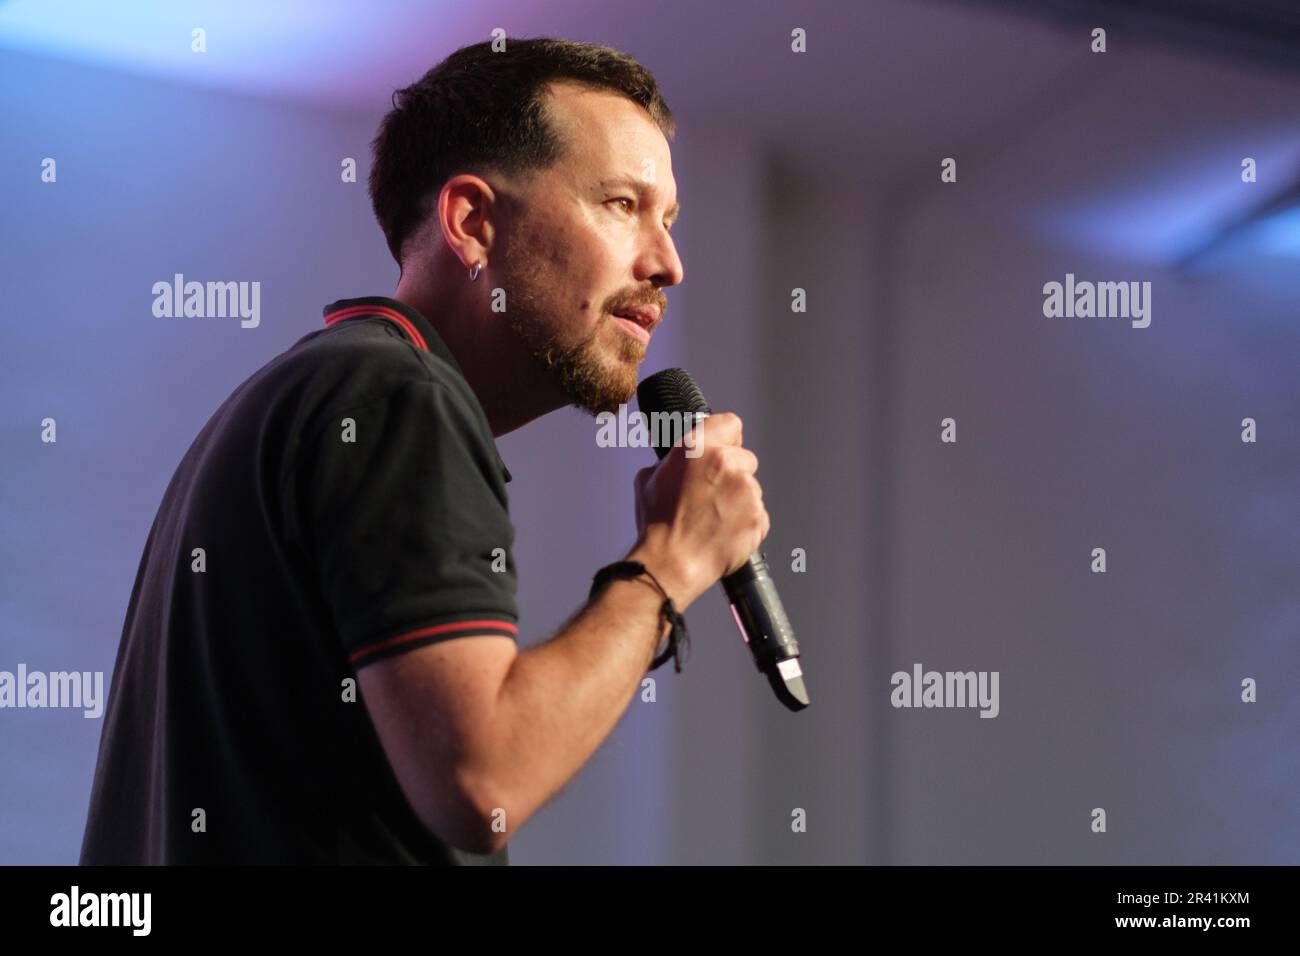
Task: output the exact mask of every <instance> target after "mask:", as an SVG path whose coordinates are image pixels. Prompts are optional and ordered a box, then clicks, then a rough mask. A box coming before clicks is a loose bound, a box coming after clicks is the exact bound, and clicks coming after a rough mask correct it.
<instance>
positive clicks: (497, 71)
mask: <svg viewBox="0 0 1300 956" xmlns="http://www.w3.org/2000/svg"><path fill="white" fill-rule="evenodd" d="M505 42H506V48H505V50H503V51H501V52H493V50H492V42H491V41H485V42H483V43H476V44H474V45H473V46H467V47H463V48H461V49H459V50H457V51H456V52H455V53H453V54H451V56H449V57H447V59H445V60H443V61H442V62H441V63H439V64H438V65H437V66H435V67H434V68H433V69H431V70H430V71H429V72H428V73H426V74H424V76H422V77H421V78H420V79H419V81H418V82H416V83H413V84H411V85H410V86H407V87H405V88H403V89H400V90H397V91H396V92H395V93H393V97H392V103H393V108H392V110H391V111H390V112H389V113H388V115H386V116H385V117H384V119H383V122H382V123H381V124H380V127H379V133H378V135H376V136H375V139H374V141H373V142H372V143H371V149H372V150H373V153H374V161H373V163H372V165H371V167H370V201H371V204H372V205H373V206H374V210H375V217H376V218H377V219H378V220H379V225H380V228H382V229H383V231H384V237H385V239H387V241H388V250H389V252H391V253H392V254H393V258H394V259H396V260H397V262H398V265H401V262H402V246H403V243H405V241H406V239H407V237H408V236H410V234H411V233H412V232H414V231H415V229H416V228H417V227H418V226H419V225H420V223H422V222H423V221H424V219H425V217H426V216H427V215H428V213H429V206H430V204H431V201H432V199H433V198H434V197H436V196H437V194H438V191H439V190H440V189H441V188H442V185H443V183H445V182H446V181H447V180H448V179H450V178H451V177H452V176H453V175H455V174H456V173H458V172H470V171H479V170H490V169H494V170H500V171H502V172H505V173H510V174H513V173H519V172H523V171H526V170H530V169H544V168H546V167H547V166H550V165H551V164H552V163H554V162H555V161H556V160H557V159H559V158H560V157H561V156H562V155H563V154H564V143H563V142H562V141H561V139H560V137H559V136H558V135H557V134H556V132H555V130H554V129H553V128H552V126H551V124H550V123H549V122H548V121H547V115H546V104H545V102H544V101H543V98H542V94H543V92H544V89H545V86H546V84H547V83H549V82H552V81H556V80H571V81H575V82H578V83H583V84H586V85H588V86H591V87H595V88H597V89H606V90H612V91H614V92H616V93H621V94H623V95H624V96H626V97H627V98H628V99H630V100H632V101H633V102H635V103H637V104H639V105H640V106H641V107H642V108H644V109H645V111H646V112H647V113H649V114H650V118H651V119H652V120H654V122H655V123H656V124H657V125H658V127H659V129H660V131H661V132H662V133H663V134H664V137H665V138H666V139H672V137H673V135H674V133H675V132H676V126H675V124H674V122H673V117H672V113H671V112H670V111H669V109H668V104H667V103H665V102H664V99H663V97H662V96H661V95H660V93H659V87H658V85H657V84H656V83H655V80H654V77H653V76H651V75H650V71H649V70H647V69H646V68H645V67H643V66H642V65H641V64H640V63H638V62H637V61H636V60H634V59H633V58H632V57H630V56H628V55H627V54H626V53H621V52H619V51H618V50H614V49H611V48H609V47H605V46H597V45H596V44H594V43H579V42H576V41H572V40H552V39H547V38H544V37H543V38H535V39H513V38H512V39H507V40H506V41H505Z"/></svg>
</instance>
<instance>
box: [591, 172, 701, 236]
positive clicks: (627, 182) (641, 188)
mask: <svg viewBox="0 0 1300 956" xmlns="http://www.w3.org/2000/svg"><path fill="white" fill-rule="evenodd" d="M600 185H601V188H602V189H608V188H609V187H611V186H623V187H626V188H627V189H631V190H633V191H634V192H636V193H639V194H640V195H642V196H647V195H651V194H653V193H654V192H655V190H654V189H652V188H651V187H650V186H648V185H647V184H646V183H645V182H643V181H642V180H640V179H636V178H634V177H632V176H614V177H612V178H610V179H602V180H601V181H600ZM681 211H682V204H681V203H680V202H675V203H673V204H672V205H671V206H669V207H668V211H667V212H666V213H665V216H664V218H666V219H667V220H668V225H670V226H671V225H672V224H673V223H675V222H676V221H677V217H678V216H679V215H680V214H681Z"/></svg>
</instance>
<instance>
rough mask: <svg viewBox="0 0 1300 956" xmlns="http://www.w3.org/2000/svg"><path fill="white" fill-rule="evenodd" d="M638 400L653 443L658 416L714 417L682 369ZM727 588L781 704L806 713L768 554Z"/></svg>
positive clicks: (754, 559)
mask: <svg viewBox="0 0 1300 956" xmlns="http://www.w3.org/2000/svg"><path fill="white" fill-rule="evenodd" d="M636 396H637V404H638V405H640V407H641V413H642V414H643V415H645V416H647V419H648V420H647V422H646V425H647V432H648V433H649V434H650V435H651V436H652V442H653V439H654V438H656V437H658V436H659V435H660V434H661V431H660V430H659V429H655V428H651V427H649V426H650V422H651V420H653V419H652V416H653V415H654V414H655V413H667V414H668V415H670V416H673V418H677V419H680V420H682V421H684V422H685V425H684V428H685V429H689V428H690V427H691V426H692V425H694V423H695V421H696V420H697V418H696V416H697V415H699V414H703V415H709V414H711V413H712V409H710V408H709V403H708V402H706V401H705V400H704V394H703V393H702V392H701V391H700V388H699V386H698V385H696V384H695V380H694V379H692V378H691V377H690V375H689V374H687V373H686V372H685V371H684V370H682V369H680V368H668V369H664V370H663V371H662V372H656V373H655V374H654V375H651V376H650V377H649V378H647V379H646V380H645V381H643V382H642V383H641V384H640V385H639V386H638V387H637V390H636ZM668 420H669V421H671V420H673V419H672V418H670V419H668ZM683 436H684V432H683ZM653 444H654V448H655V454H656V455H658V456H659V458H661V459H662V458H663V457H664V455H666V454H668V452H669V451H670V450H671V446H670V445H668V444H665V443H660V442H653ZM722 589H723V590H724V591H725V592H726V594H727V601H728V603H730V605H731V616H732V617H733V618H734V619H735V621H736V626H737V627H738V628H740V636H741V637H742V638H744V639H745V644H746V646H748V647H749V652H750V654H751V655H753V658H754V665H755V666H756V667H757V668H758V670H759V673H761V674H763V675H764V676H765V677H766V678H767V681H768V683H769V684H771V685H772V690H773V691H774V692H775V693H776V696H777V699H778V700H780V701H781V703H783V704H785V706H786V707H788V708H789V709H790V710H794V711H799V710H803V709H804V708H805V707H807V706H808V704H809V698H808V690H807V688H806V687H804V683H803V668H802V667H801V666H800V664H799V644H798V642H797V641H796V640H795V637H794V628H792V627H791V626H790V621H789V619H788V618H787V617H786V616H785V608H784V607H783V606H782V604H781V599H780V598H779V597H778V596H777V593H776V585H775V584H773V583H772V577H771V575H770V574H769V573H768V568H767V556H766V555H764V554H761V553H760V552H758V551H755V552H754V553H753V554H751V555H750V556H749V560H748V561H747V562H746V563H745V565H744V566H743V567H741V568H739V569H738V570H736V571H733V572H732V573H731V574H728V575H727V576H726V577H725V578H723V579H722Z"/></svg>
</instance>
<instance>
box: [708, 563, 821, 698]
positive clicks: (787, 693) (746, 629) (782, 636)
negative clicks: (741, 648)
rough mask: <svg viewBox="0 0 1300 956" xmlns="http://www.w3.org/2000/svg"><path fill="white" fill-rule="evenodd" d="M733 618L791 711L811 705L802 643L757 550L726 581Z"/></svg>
mask: <svg viewBox="0 0 1300 956" xmlns="http://www.w3.org/2000/svg"><path fill="white" fill-rule="evenodd" d="M722 589H723V591H725V592H726V595H727V601H728V602H729V603H730V605H731V616H732V617H733V618H734V619H735V621H736V626H737V627H738V628H740V636H741V637H742V638H744V640H745V644H746V645H747V646H748V647H749V652H750V654H752V655H753V658H754V666H755V667H757V668H758V670H759V671H760V672H761V673H762V674H763V675H764V676H765V677H767V680H768V683H770V684H771V685H772V690H773V691H775V692H776V695H777V697H778V698H780V700H781V702H782V703H783V704H785V706H786V707H788V708H789V709H790V710H802V709H803V708H804V707H807V706H808V703H809V698H808V692H807V690H806V688H805V687H804V684H803V669H802V668H801V667H800V666H799V642H798V641H796V640H795V636H794V628H793V627H791V626H790V620H789V618H787V617H786V614H785V607H784V605H782V604H781V598H780V597H779V596H778V595H777V593H776V585H775V584H774V583H773V582H772V576H771V575H770V574H769V573H768V568H767V557H766V555H764V554H762V553H761V552H758V551H755V552H754V553H753V554H751V555H750V556H749V560H748V561H747V562H745V564H744V566H743V567H740V568H738V569H736V570H735V571H733V572H731V574H728V575H727V576H726V577H725V578H723V579H722Z"/></svg>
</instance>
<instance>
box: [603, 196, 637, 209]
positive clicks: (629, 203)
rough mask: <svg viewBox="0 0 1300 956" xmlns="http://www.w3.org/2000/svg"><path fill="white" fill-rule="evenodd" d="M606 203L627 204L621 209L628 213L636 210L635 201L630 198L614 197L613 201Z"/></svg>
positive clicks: (608, 200) (609, 200)
mask: <svg viewBox="0 0 1300 956" xmlns="http://www.w3.org/2000/svg"><path fill="white" fill-rule="evenodd" d="M606 202H614V203H627V205H626V206H624V207H623V208H624V209H626V210H627V211H628V212H631V211H632V210H633V209H635V208H636V200H635V199H633V198H632V197H630V196H615V197H614V198H613V199H607V200H606Z"/></svg>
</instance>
